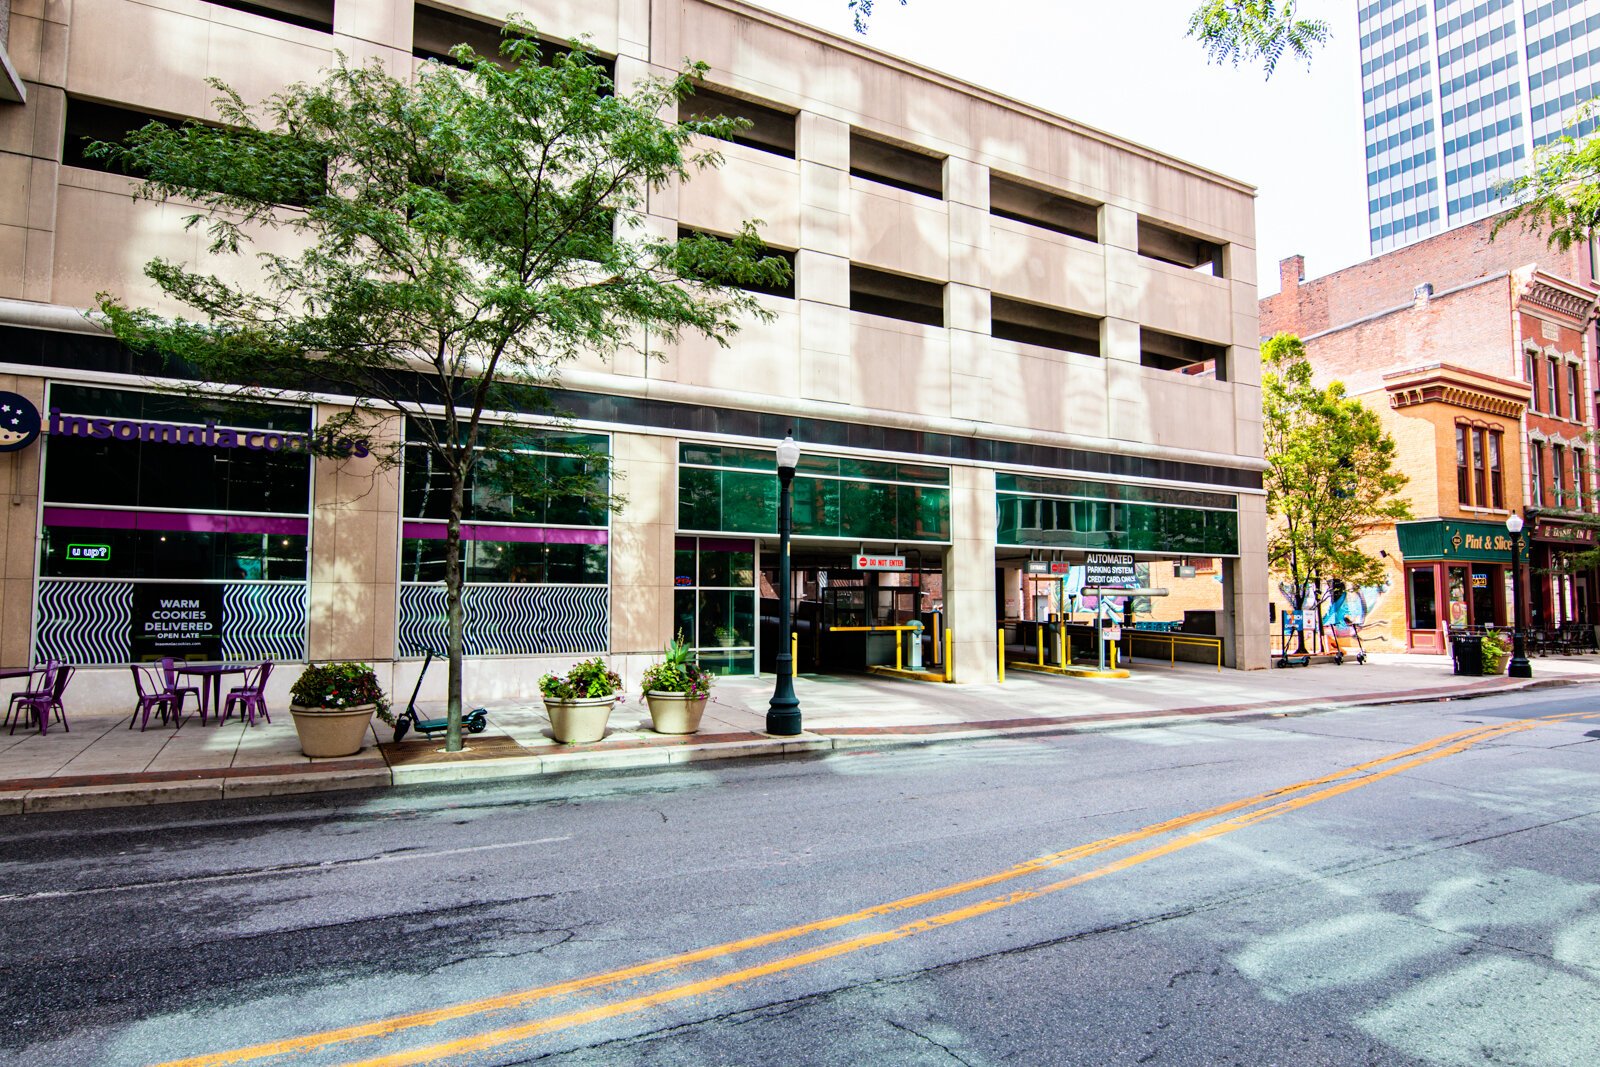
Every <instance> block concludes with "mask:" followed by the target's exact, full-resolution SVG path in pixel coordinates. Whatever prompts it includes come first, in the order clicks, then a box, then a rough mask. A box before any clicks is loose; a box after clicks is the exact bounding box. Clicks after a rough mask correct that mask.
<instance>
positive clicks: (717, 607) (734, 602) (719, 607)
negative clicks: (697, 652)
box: [695, 589, 756, 648]
mask: <svg viewBox="0 0 1600 1067" xmlns="http://www.w3.org/2000/svg"><path fill="white" fill-rule="evenodd" d="M698 607H699V609H700V610H699V619H698V627H697V630H696V635H695V644H696V645H697V646H698V647H700V648H750V647H753V646H754V645H755V643H756V620H755V607H756V596H755V593H754V592H748V591H746V592H740V591H735V590H730V589H716V590H704V589H703V590H701V591H700V599H699V604H698Z"/></svg>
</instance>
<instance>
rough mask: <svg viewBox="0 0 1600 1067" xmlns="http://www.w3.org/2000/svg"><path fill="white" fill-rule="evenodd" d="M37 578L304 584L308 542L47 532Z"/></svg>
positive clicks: (181, 533)
mask: <svg viewBox="0 0 1600 1067" xmlns="http://www.w3.org/2000/svg"><path fill="white" fill-rule="evenodd" d="M39 574H40V576H41V577H45V578H164V579H171V580H188V581H228V580H232V581H262V580H265V581H293V582H303V581H305V580H306V538H305V537H304V536H303V535H300V536H295V535H281V534H241V533H208V532H197V531H193V530H169V531H162V530H106V529H96V528H88V527H78V526H46V527H45V529H44V545H43V548H42V551H41V554H40V567H39Z"/></svg>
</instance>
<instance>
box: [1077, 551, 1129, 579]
mask: <svg viewBox="0 0 1600 1067" xmlns="http://www.w3.org/2000/svg"><path fill="white" fill-rule="evenodd" d="M1083 584H1084V585H1087V586H1124V587H1126V586H1135V585H1138V584H1139V574H1138V571H1137V570H1136V569H1135V567H1134V562H1133V553H1132V552H1091V553H1089V558H1088V559H1087V560H1085V561H1084V578H1083Z"/></svg>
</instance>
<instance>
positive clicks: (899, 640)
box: [894, 630, 906, 671]
mask: <svg viewBox="0 0 1600 1067" xmlns="http://www.w3.org/2000/svg"><path fill="white" fill-rule="evenodd" d="M905 636H906V632H905V631H904V630H896V631H895V632H894V669H895V670H897V671H903V670H905V647H906V643H905Z"/></svg>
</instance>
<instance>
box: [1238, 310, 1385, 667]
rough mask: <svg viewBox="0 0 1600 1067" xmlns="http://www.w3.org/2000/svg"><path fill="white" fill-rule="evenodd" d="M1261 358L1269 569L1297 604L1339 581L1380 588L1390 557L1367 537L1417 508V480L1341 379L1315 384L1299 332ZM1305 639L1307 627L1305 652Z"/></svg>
mask: <svg viewBox="0 0 1600 1067" xmlns="http://www.w3.org/2000/svg"><path fill="white" fill-rule="evenodd" d="M1261 364H1262V375H1261V409H1262V436H1263V445H1264V448H1265V452H1266V460H1267V474H1266V479H1265V482H1266V490H1267V517H1268V520H1269V526H1268V531H1267V563H1268V566H1269V567H1270V568H1271V569H1272V571H1273V572H1274V573H1276V574H1278V575H1280V576H1281V577H1283V578H1284V579H1285V580H1286V581H1287V582H1288V584H1289V587H1290V589H1291V590H1292V593H1293V599H1294V603H1295V605H1296V606H1298V605H1301V604H1304V603H1305V602H1306V600H1307V598H1308V597H1309V596H1310V595H1311V594H1312V593H1313V592H1315V593H1316V595H1317V599H1318V601H1319V602H1320V600H1321V596H1322V590H1323V588H1324V587H1325V586H1326V585H1328V584H1329V583H1332V582H1336V581H1337V582H1342V583H1344V585H1345V586H1347V587H1351V588H1359V587H1360V586H1363V585H1377V584H1378V583H1380V582H1382V581H1383V578H1384V568H1383V561H1382V560H1380V559H1379V558H1378V557H1376V556H1372V555H1369V554H1367V553H1366V552H1365V551H1363V550H1362V548H1361V546H1360V545H1359V544H1358V538H1359V537H1360V535H1361V533H1362V531H1363V530H1364V529H1365V528H1367V527H1369V526H1371V525H1372V524H1374V523H1378V522H1382V521H1385V520H1394V519H1405V518H1409V517H1410V515H1411V507H1410V505H1409V504H1408V503H1407V502H1406V501H1405V500H1404V499H1402V498H1400V497H1398V496H1396V495H1395V494H1397V493H1398V492H1399V491H1400V490H1401V488H1403V487H1404V486H1405V484H1406V482H1407V480H1408V479H1407V478H1406V476H1405V475H1404V474H1402V473H1401V472H1399V471H1397V470H1395V469H1394V458H1395V445H1394V440H1393V438H1391V437H1390V436H1389V435H1388V434H1387V433H1386V432H1385V431H1384V429H1383V425H1382V423H1380V422H1379V421H1378V415H1377V413H1376V412H1374V411H1373V410H1372V409H1370V408H1368V407H1366V406H1365V405H1363V404H1362V403H1361V402H1360V401H1358V400H1354V399H1351V398H1350V397H1348V396H1346V395H1345V391H1344V385H1343V384H1342V383H1340V382H1332V383H1330V384H1328V385H1326V386H1318V385H1316V384H1315V383H1313V381H1312V380H1311V363H1310V361H1309V360H1308V359H1307V358H1306V349H1305V345H1304V343H1302V342H1301V340H1300V339H1299V338H1298V337H1296V336H1294V335H1293V334H1279V335H1277V336H1276V337H1274V338H1272V339H1271V340H1270V341H1268V342H1267V343H1266V344H1264V345H1262V347H1261ZM1319 615H1320V613H1319ZM1320 625H1321V622H1320V617H1319V620H1318V626H1319V628H1320ZM1304 640H1305V637H1304V631H1302V633H1301V645H1300V649H1299V650H1300V651H1301V652H1304V651H1305V644H1304Z"/></svg>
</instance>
